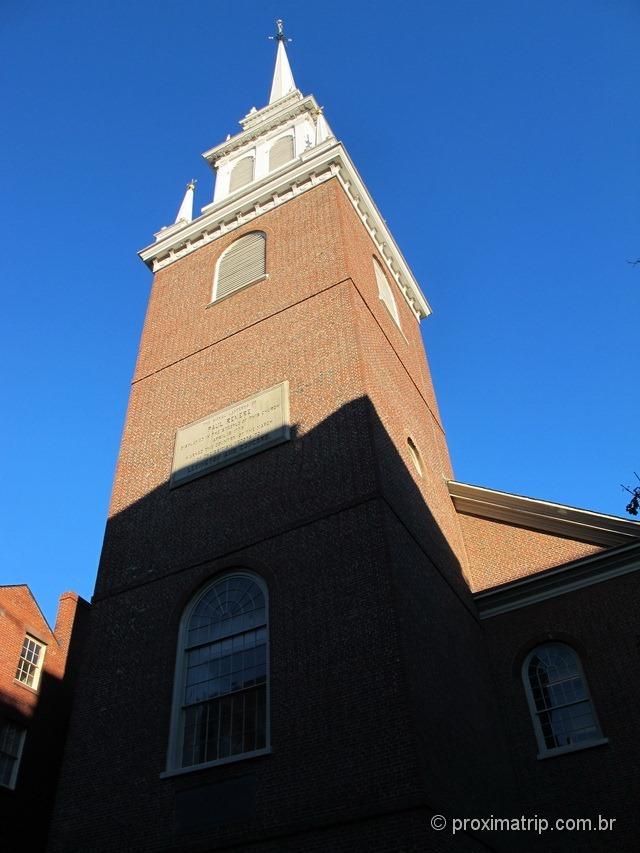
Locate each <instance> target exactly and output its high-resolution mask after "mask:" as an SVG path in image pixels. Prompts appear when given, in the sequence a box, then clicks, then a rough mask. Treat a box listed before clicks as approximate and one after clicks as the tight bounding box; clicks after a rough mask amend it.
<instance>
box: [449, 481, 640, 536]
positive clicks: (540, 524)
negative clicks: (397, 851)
mask: <svg viewBox="0 0 640 853" xmlns="http://www.w3.org/2000/svg"><path fill="white" fill-rule="evenodd" d="M448 486H449V494H450V495H451V498H452V500H453V504H454V506H455V508H456V510H457V511H458V512H460V513H464V514H467V515H477V516H480V517H481V518H488V519H491V520H492V521H503V522H507V523H508V524H514V525H516V526H518V527H527V528H530V529H532V530H539V531H541V532H543V533H550V534H553V535H556V536H565V537H567V538H569V539H577V540H580V541H582V542H591V543H593V544H594V545H603V546H604V547H614V546H616V545H622V544H623V543H626V542H629V541H631V540H634V539H640V523H639V522H637V521H628V520H627V519H626V518H618V517H617V516H615V515H604V514H602V513H599V512H590V511H589V510H586V509H578V508H576V507H572V506H564V505H563V504H557V503H551V502H549V501H541V500H536V499H535V498H526V497H523V496H522V495H514V494H510V493H509V492H499V491H496V490H495V489H486V488H483V487H481V486H472V485H470V484H469V483H458V482H456V481H454V480H449V481H448Z"/></svg>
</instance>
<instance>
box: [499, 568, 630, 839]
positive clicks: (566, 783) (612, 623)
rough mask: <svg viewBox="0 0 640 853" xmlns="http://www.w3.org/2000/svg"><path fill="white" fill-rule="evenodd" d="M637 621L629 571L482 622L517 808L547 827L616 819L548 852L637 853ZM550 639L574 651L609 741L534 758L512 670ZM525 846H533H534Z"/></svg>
mask: <svg viewBox="0 0 640 853" xmlns="http://www.w3.org/2000/svg"><path fill="white" fill-rule="evenodd" d="M639 614H640V595H639V590H638V580H637V574H630V575H626V576H624V577H620V578H615V579H613V580H610V581H607V582H605V583H600V584H596V585H595V586H591V587H589V588H587V589H581V590H578V591H576V592H572V593H571V594H569V595H562V596H560V597H558V598H555V599H552V600H550V601H545V602H544V603H540V604H533V605H530V606H529V607H525V608H522V609H520V610H515V611H513V612H511V613H505V614H503V615H501V616H496V617H493V618H491V619H488V620H486V622H485V623H484V628H485V633H486V636H487V641H488V644H489V651H490V657H491V663H492V669H493V672H494V678H495V684H496V694H497V698H498V699H499V701H500V704H501V705H502V709H503V715H504V720H505V725H506V730H507V736H508V738H509V742H510V744H511V751H512V760H513V765H514V767H515V769H516V789H515V791H516V795H517V798H518V800H519V801H520V802H521V804H522V811H523V812H525V813H527V814H536V813H537V814H539V815H543V816H545V817H548V818H549V819H550V820H551V819H552V818H553V819H555V818H556V817H563V818H566V817H590V818H594V817H595V818H596V819H597V816H598V815H599V814H600V815H603V816H605V817H609V818H616V819H617V821H616V824H615V831H613V832H608V833H606V832H603V833H586V834H585V833H578V832H576V833H563V834H562V836H561V838H554V839H553V841H554V843H555V844H557V845H558V846H557V847H554V848H553V849H557V850H562V851H565V850H566V851H576V853H578V851H583V850H598V851H600V850H603V851H604V850H606V851H619V850H634V849H637V843H638V838H639V837H640V819H639V817H638V810H637V808H636V807H635V804H636V803H637V802H638V799H639V797H640V781H639V780H640V775H639V774H638V768H639V767H640V749H639V748H638V731H637V729H638V726H637V709H638V706H639V704H640V695H639V694H640V687H639V684H638V679H637V678H636V677H635V673H636V672H637V671H638V666H639V664H640V615H639ZM553 640H555V641H558V642H563V643H568V644H569V645H570V646H571V647H572V648H574V649H575V650H576V651H577V652H578V654H579V656H580V659H581V661H582V665H583V667H584V671H585V676H586V678H587V681H588V684H589V687H590V690H591V696H592V699H593V702H594V706H595V709H596V712H597V714H598V717H599V720H600V724H601V727H602V733H603V735H604V737H606V738H608V740H609V743H608V744H606V745H604V746H598V747H593V748H592V749H585V750H581V751H579V752H573V753H568V754H566V755H559V756H557V757H555V758H546V759H543V760H538V758H537V753H538V749H537V743H536V738H535V733H534V730H533V725H532V722H531V716H530V714H529V708H528V705H527V700H526V695H525V691H524V687H523V682H522V671H521V670H522V664H523V662H524V659H525V657H526V655H527V654H528V653H529V652H530V651H531V649H532V648H534V647H535V646H536V645H538V644H539V643H543V642H547V641H553ZM529 841H530V842H531V843H532V844H533V842H534V841H535V839H534V838H533V837H532V838H530V839H529ZM545 843H546V846H545ZM549 843H550V839H549V836H547V837H546V838H545V837H544V836H543V837H542V838H541V839H539V841H538V844H537V846H536V845H533V846H534V849H538V850H541V851H545V850H549V849H550V848H549V846H548V845H549Z"/></svg>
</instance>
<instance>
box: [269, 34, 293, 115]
mask: <svg viewBox="0 0 640 853" xmlns="http://www.w3.org/2000/svg"><path fill="white" fill-rule="evenodd" d="M276 27H277V29H278V31H277V33H276V35H275V36H269V38H271V39H275V40H276V41H277V42H278V52H277V54H276V67H275V70H274V72H273V83H272V84H271V94H270V95H269V103H270V104H272V103H273V102H274V101H279V100H280V98H284V96H285V95H288V94H289V92H293V91H294V90H295V88H296V83H295V80H294V79H293V74H292V73H291V66H290V65H289V59H288V58H287V51H286V48H285V46H284V45H285V42H287V41H291V39H288V38H287V37H286V36H285V34H284V23H283V22H282V21H281V20H280V19H278V20H277V21H276Z"/></svg>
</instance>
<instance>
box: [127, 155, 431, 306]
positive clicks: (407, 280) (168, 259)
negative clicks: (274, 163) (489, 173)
mask: <svg viewBox="0 0 640 853" xmlns="http://www.w3.org/2000/svg"><path fill="white" fill-rule="evenodd" d="M332 177H336V178H338V180H339V181H340V183H341V185H342V187H343V188H344V190H345V192H346V194H347V197H348V198H349V200H350V201H351V204H352V205H353V208H354V210H355V211H356V213H357V214H358V216H359V217H360V219H361V221H362V222H363V224H364V226H365V227H366V229H367V231H368V232H369V234H370V236H371V238H372V240H373V241H374V243H375V245H376V246H377V248H378V251H379V254H380V257H381V258H382V259H384V261H385V264H386V266H387V268H388V270H389V273H390V274H391V276H392V278H393V280H394V281H395V282H396V284H397V285H398V288H399V289H400V292H401V293H402V295H403V297H404V299H405V301H406V303H407V304H408V305H409V307H410V308H411V310H412V311H413V313H414V315H415V316H416V318H417V319H420V318H421V317H427V316H428V315H429V314H430V313H431V308H430V307H429V304H428V302H427V300H426V299H425V297H424V295H423V294H422V291H421V290H420V286H419V285H418V282H417V281H416V280H415V278H414V277H413V273H412V272H411V270H410V269H409V266H408V264H407V262H406V261H405V259H404V257H403V255H402V253H401V251H400V249H399V248H398V246H397V244H396V242H395V240H394V239H393V237H392V235H391V232H390V231H389V229H388V228H387V225H386V223H385V221H384V220H383V218H382V217H381V215H380V213H379V211H378V209H377V207H376V205H375V203H374V201H373V199H372V198H371V196H370V195H369V192H368V191H367V189H366V187H365V185H364V183H363V181H362V179H361V178H360V175H359V174H358V172H357V170H356V168H355V166H354V165H353V163H352V162H351V159H350V158H349V155H348V154H347V152H346V151H345V149H344V147H343V145H342V143H340V142H337V141H336V140H335V139H333V138H330V139H328V140H327V141H326V142H323V143H321V144H320V145H318V146H316V147H314V148H310V149H309V150H308V151H307V152H305V153H304V154H302V155H301V156H300V157H299V158H297V160H295V161H293V162H292V163H290V164H287V165H286V166H284V167H283V168H282V169H280V170H279V171H278V172H274V173H273V174H270V175H267V176H266V177H265V178H263V179H262V180H261V181H257V182H255V183H253V184H249V185H248V186H247V187H243V189H242V190H241V191H239V192H238V193H235V194H234V195H232V196H227V197H226V198H224V199H222V200H221V201H219V202H217V203H216V204H211V205H208V206H207V207H205V208H203V212H202V215H201V216H199V217H198V218H197V219H194V220H193V221H192V222H189V223H185V224H184V226H183V227H182V228H178V229H177V230H176V229H175V226H174V227H172V228H171V229H166V233H165V232H162V231H160V232H158V239H157V241H156V242H155V243H153V244H152V245H150V246H147V247H146V248H145V249H142V250H141V251H140V252H139V253H138V254H139V255H140V257H141V258H142V260H143V261H144V262H145V263H146V264H147V266H148V267H149V268H150V269H151V270H152V271H153V272H158V271H159V270H161V269H164V268H165V267H167V266H169V265H170V264H172V263H174V262H175V261H177V260H179V259H180V258H182V257H184V256H185V255H188V254H190V253H191V252H194V251H196V249H199V248H200V247H201V246H204V245H207V244H208V243H211V242H212V241H214V240H216V239H217V238H218V237H220V236H221V235H222V234H226V233H228V232H229V231H232V230H234V229H235V228H238V227H240V226H241V225H243V224H244V223H246V222H249V221H251V220H252V219H255V217H257V216H260V215H261V214H263V213H265V212H266V211H268V210H271V209H273V208H274V207H277V206H278V205H280V204H284V203H286V202H287V201H290V200H291V199H292V198H295V197H296V196H298V195H300V194H301V193H303V192H306V191H307V190H309V189H313V188H314V187H315V186H317V185H318V184H319V183H322V182H323V181H326V180H328V179H330V178H332Z"/></svg>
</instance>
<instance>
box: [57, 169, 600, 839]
mask: <svg viewBox="0 0 640 853" xmlns="http://www.w3.org/2000/svg"><path fill="white" fill-rule="evenodd" d="M253 230H262V231H264V233H265V234H266V239H267V243H266V245H267V273H268V278H266V279H265V280H263V281H261V282H259V283H256V284H255V285H253V286H250V287H247V288H246V289H244V290H243V291H241V292H238V293H236V294H234V295H233V296H231V297H229V298H227V299H225V300H223V301H221V302H219V303H215V304H213V305H210V299H211V291H212V285H213V275H214V269H215V265H216V262H217V259H218V258H219V257H220V254H221V253H222V252H223V251H224V249H225V248H226V247H227V246H228V245H229V244H230V243H231V242H232V241H233V240H235V239H237V238H238V237H240V236H242V235H243V234H245V233H247V232H249V231H253ZM376 253H377V250H376V248H375V246H374V244H373V242H372V241H371V239H370V237H369V235H368V233H367V232H366V230H365V228H364V226H363V225H362V223H361V222H360V220H359V218H358V217H357V216H356V214H355V212H354V210H353V208H352V206H351V204H350V202H349V201H348V199H347V197H346V195H345V193H344V191H343V190H342V187H341V186H340V184H339V183H338V181H337V180H335V179H332V180H330V181H328V182H326V183H325V184H322V185H320V186H318V187H316V188H315V189H313V190H310V191H309V192H306V193H304V194H303V195H301V196H299V197H297V198H295V199H293V200H292V201H290V202H287V203H286V204H284V205H282V206H281V207H279V208H276V209H274V210H273V211H270V212H269V213H266V214H263V215H262V216H261V217H259V218H258V219H256V220H254V221H253V222H252V223H251V224H250V225H248V226H246V227H242V228H240V229H237V230H236V231H234V232H233V233H232V234H228V235H226V236H224V237H222V238H220V239H219V240H216V241H215V242H213V243H211V244H209V245H207V246H205V247H202V248H200V249H198V250H197V251H195V252H193V253H192V254H191V255H188V256H186V257H184V258H183V259H181V260H179V261H177V262H176V263H174V264H172V265H171V266H169V267H167V268H166V269H164V270H162V271H161V272H160V273H158V275H157V276H156V277H155V280H154V284H153V288H152V293H151V297H150V301H149V308H148V312H147V317H146V320H145V326H144V330H143V334H142V342H141V347H140V353H139V357H138V363H137V366H136V370H135V375H134V381H133V385H132V390H131V397H130V402H129V408H128V412H127V418H126V423H125V428H124V433H123V439H122V446H121V451H120V456H119V460H118V465H117V470H116V475H115V482H114V488H113V494H112V500H111V506H110V512H109V520H108V523H107V530H106V534H105V541H104V547H103V552H102V557H101V561H100V568H99V574H98V581H97V586H96V594H95V597H94V604H93V608H92V630H91V634H90V639H89V642H88V644H87V648H86V654H85V655H84V658H83V664H82V666H83V668H82V674H81V685H82V687H81V690H80V691H79V693H78V697H77V701H76V704H75V709H74V715H73V719H72V724H71V732H70V736H69V739H68V741H67V748H66V755H65V766H64V770H63V774H62V779H61V783H60V786H59V793H58V798H57V805H56V813H55V819H54V824H53V829H52V835H51V841H50V846H49V849H50V851H51V853H81V851H87V853H89V851H90V853H107V851H121V850H131V851H134V850H135V851H172V853H178V851H180V853H189V851H193V853H196V852H197V851H214V850H236V851H239V850H247V851H249V850H251V851H264V853H268V851H269V853H270V851H276V850H278V851H281V850H292V851H305V852H306V851H309V853H314V851H332V853H333V851H338V853H339V851H342V850H345V851H346V850H349V851H374V853H375V851H414V850H415V851H418V850H420V851H423V850H431V851H445V850H447V851H448V850H461V851H464V850H469V851H473V850H480V849H504V850H512V849H513V847H510V846H509V843H508V842H507V844H506V845H505V844H504V843H501V842H500V839H496V838H493V837H489V838H483V839H480V838H471V837H469V836H457V837H455V838H454V837H452V836H451V835H450V834H445V833H436V832H434V831H433V830H432V829H431V828H430V826H429V817H430V815H431V814H433V812H436V811H439V812H441V813H443V814H445V815H447V816H451V815H458V816H474V815H483V814H485V815H487V814H491V813H494V814H502V813H505V812H506V813H507V814H518V813H520V812H521V805H522V802H527V803H533V802H534V800H531V799H530V798H529V799H527V797H528V796H529V794H530V793H531V791H528V793H523V792H522V790H521V788H522V785H524V786H525V787H526V780H525V781H524V782H523V780H522V775H521V768H522V766H524V765H522V762H523V761H524V762H525V763H526V761H528V760H529V759H528V758H527V757H525V758H523V757H522V756H521V755H520V753H519V752H518V749H519V747H518V746H517V745H516V749H515V751H514V747H513V744H512V743H511V740H510V738H511V736H512V734H513V732H512V729H511V728H510V726H509V725H506V721H505V715H506V714H507V713H511V710H510V708H511V706H510V705H509V702H510V701H511V699H509V702H508V701H507V699H506V698H505V695H506V694H505V690H507V688H508V687H509V685H506V684H505V683H503V681H501V678H502V679H504V673H502V674H500V672H499V671H498V670H497V669H496V660H494V659H493V658H492V655H493V651H491V654H490V652H489V648H488V643H491V648H492V649H493V646H494V644H497V645H498V647H499V648H500V649H501V651H500V653H499V654H498V655H497V657H500V656H502V660H501V662H500V664H499V665H498V666H504V662H505V661H508V666H509V673H511V671H512V666H513V664H512V661H511V657H512V656H513V645H512V643H511V640H510V636H509V634H508V632H506V633H505V634H504V635H501V636H498V634H497V633H495V632H496V628H497V626H498V624H499V623H498V622H497V621H495V622H492V623H491V625H489V630H490V637H489V638H488V637H487V635H486V631H485V628H486V625H487V623H482V622H481V621H480V619H479V617H478V614H477V612H476V609H475V606H474V603H473V598H472V594H471V591H470V588H469V583H470V582H472V583H473V585H474V587H475V588H480V585H481V584H483V583H484V584H485V585H493V584H494V583H500V582H502V581H504V580H506V579H508V578H509V577H512V576H521V575H522V574H526V573H528V572H536V571H538V570H540V569H542V568H547V567H548V566H550V565H556V564H558V563H562V562H564V561H566V560H567V559H574V558H575V557H576V556H579V555H580V554H583V553H589V551H585V550H584V549H585V548H587V549H588V548H590V546H588V545H584V544H583V543H573V542H567V541H566V540H563V539H561V538H560V537H551V536H545V535H543V534H534V533H531V532H530V531H523V530H519V529H517V528H513V529H511V528H510V527H509V526H508V525H500V524H493V523H491V522H481V523H477V522H478V520H477V519H471V518H469V517H466V516H461V515H459V514H458V513H456V511H455V508H454V506H453V503H452V501H451V498H450V496H449V493H448V489H447V486H446V480H447V479H449V478H450V477H451V476H452V470H451V464H450V460H449V456H448V451H447V446H446V440H445V435H444V431H443V427H442V423H441V419H440V414H439V412H438V408H437V404H436V400H435V394H434V391H433V386H432V382H431V378H430V375H429V368H428V365H427V362H426V359H425V357H424V352H423V348H422V341H421V336H420V330H419V325H418V323H417V321H416V319H415V317H414V315H413V314H412V312H411V310H410V309H409V307H408V306H407V304H406V303H405V301H404V300H403V298H402V295H401V293H400V291H399V290H398V287H397V285H396V284H395V282H394V281H393V280H392V279H391V278H390V282H391V288H392V291H393V292H394V295H395V297H396V301H397V303H398V309H399V313H400V325H401V329H399V328H398V326H397V325H396V323H395V322H394V320H393V319H392V317H391V315H390V314H389V312H388V310H387V309H386V307H385V306H384V304H383V303H382V302H381V300H380V298H379V296H378V289H377V284H376V279H375V273H374V268H373V257H374V256H376ZM283 381H288V383H289V389H290V409H291V422H292V438H291V440H290V441H288V442H286V443H284V444H280V445H279V446H277V447H273V448H271V449H269V450H267V451H264V452H262V453H258V454H256V455H254V456H252V457H250V458H247V459H244V460H242V461H240V462H236V463H234V464H233V465H230V466H228V467H226V468H223V469H220V470H218V471H215V472H213V473H210V474H208V475H206V476H202V477H200V478H198V479H195V480H193V481H191V482H188V483H186V484H184V485H182V486H180V487H178V488H175V489H170V488H169V485H168V481H169V475H170V471H171V462H172V457H173V447H174V439H175V432H176V429H178V428H179V427H182V426H184V425H186V424H189V423H192V422H193V421H195V420H197V419H199V418H202V417H204V416H206V415H209V414H211V413H214V412H216V411H219V410H220V409H223V408H224V407H226V406H228V405H230V404H232V403H234V402H237V401H239V400H242V399H244V398H246V397H249V396H251V395H253V394H255V393H257V392H259V391H261V390H264V389H266V388H268V387H271V386H273V385H275V384H277V383H280V382H283ZM409 437H410V438H411V439H412V441H413V442H414V444H415V446H416V447H417V448H418V451H419V454H420V457H421V464H420V470H418V468H417V467H416V466H415V464H414V462H413V460H412V456H411V453H410V451H409V445H408V441H407V439H408V438H409ZM581 549H582V550H581ZM521 552H522V553H521ZM238 567H240V568H244V569H249V570H251V571H254V572H256V573H257V574H259V575H260V576H261V577H262V578H264V580H265V582H266V584H267V587H268V590H269V597H270V667H271V670H270V708H271V745H272V752H271V753H270V754H268V755H263V756H259V757H255V758H251V759H244V760H241V761H237V762H234V763H230V764H226V765H218V766H214V767H209V768H203V769H200V770H197V771H191V772H188V773H184V774H180V775H169V776H162V775H161V774H163V771H164V770H165V768H166V760H167V746H168V737H169V731H170V717H171V705H172V693H173V681H174V668H175V659H176V658H175V655H176V643H177V638H178V632H179V625H180V619H181V616H182V614H183V612H184V608H185V607H186V605H187V604H188V603H189V601H191V600H192V598H193V596H194V595H195V594H196V593H197V591H198V590H199V589H201V588H202V586H203V585H204V584H206V583H208V582H210V581H211V579H212V578H214V577H215V576H217V575H218V574H219V573H223V572H225V571H229V570H232V569H234V568H238ZM467 579H469V580H467ZM505 624H507V623H505ZM517 624H518V625H519V624H520V623H517ZM524 624H526V619H525V620H524V621H523V625H524ZM533 627H534V626H533V625H531V626H530V629H531V630H533ZM518 630H521V629H520V627H519V628H518ZM531 630H530V631H529V634H528V636H529V638H530V637H531V636H532V635H531ZM516 633H517V631H516ZM534 634H535V631H534ZM501 643H502V644H503V646H504V647H502V646H501V645H500V644H501ZM510 656H511V657H510ZM509 689H510V688H509ZM514 707H516V706H514ZM517 712H518V713H522V709H521V708H517ZM528 720H529V718H528V711H527V710H526V708H525V716H524V722H525V725H526V724H528ZM513 736H514V737H516V742H517V743H519V741H517V739H518V737H519V736H520V735H519V734H518V732H515V734H514V735H513ZM591 752H592V753H594V754H595V752H596V750H592V751H591ZM216 786H217V787H216ZM225 786H226V788H225ZM233 786H236V787H233ZM519 786H520V787H519ZM225 790H226V791H227V792H228V791H240V790H242V791H247V792H253V793H251V794H246V802H245V806H246V814H245V816H244V817H243V819H242V820H239V819H236V820H230V819H227V820H223V821H222V822H221V823H219V824H217V825H216V826H215V827H214V826H208V827H207V826H197V825H196V824H189V820H188V819H185V817H184V815H185V814H186V812H185V809H186V808H187V806H185V803H186V804H188V803H189V802H193V801H196V800H197V799H198V797H204V798H206V797H209V798H210V800H209V801H210V802H211V808H212V809H215V801H216V793H215V792H216V791H217V792H220V791H225ZM243 796H245V795H244V794H243V795H238V803H237V804H238V805H239V807H240V806H242V802H241V800H242V797H243ZM254 800H255V802H254ZM245 806H242V807H245ZM198 817H199V818H202V820H204V821H205V823H206V819H207V818H206V816H202V815H198ZM196 823H197V821H196ZM185 827H187V828H186V829H185ZM520 849H522V850H526V849H529V848H528V846H527V844H526V843H523V845H522V846H521V848H520ZM594 849H595V848H594Z"/></svg>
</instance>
